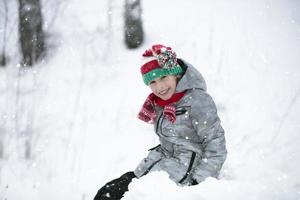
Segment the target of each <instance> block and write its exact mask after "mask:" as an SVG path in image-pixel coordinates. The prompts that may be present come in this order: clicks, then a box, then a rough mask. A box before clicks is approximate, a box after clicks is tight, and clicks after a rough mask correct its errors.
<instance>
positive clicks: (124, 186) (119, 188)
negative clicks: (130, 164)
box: [94, 172, 136, 200]
mask: <svg viewBox="0 0 300 200" xmlns="http://www.w3.org/2000/svg"><path fill="white" fill-rule="evenodd" d="M133 178H136V176H135V175H134V173H133V172H127V173H125V174H123V175H122V176H120V178H117V179H114V180H112V181H110V182H108V183H106V184H105V185H104V186H103V187H102V188H100V190H98V192H97V194H96V196H95V198H94V200H120V199H121V198H122V197H123V195H124V193H125V192H127V191H128V185H129V183H130V182H131V181H132V179H133Z"/></svg>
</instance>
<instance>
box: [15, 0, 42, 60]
mask: <svg viewBox="0 0 300 200" xmlns="http://www.w3.org/2000/svg"><path fill="white" fill-rule="evenodd" d="M19 34H20V44H21V50H22V55H23V60H22V64H23V65H25V66H32V65H33V64H34V63H36V62H37V61H38V60H40V59H41V58H42V56H43V54H44V51H45V43H44V32H43V19H42V12H41V3H40V0H19Z"/></svg>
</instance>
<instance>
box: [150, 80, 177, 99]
mask: <svg viewBox="0 0 300 200" xmlns="http://www.w3.org/2000/svg"><path fill="white" fill-rule="evenodd" d="M176 85H177V78H176V76H174V75H168V76H162V77H158V78H156V79H154V80H153V81H151V82H150V84H149V87H150V88H151V90H152V92H153V93H154V94H155V95H156V96H158V97H159V98H161V99H163V100H168V99H170V98H171V97H172V96H173V94H174V93H175V91H176Z"/></svg>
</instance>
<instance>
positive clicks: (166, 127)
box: [95, 45, 227, 200]
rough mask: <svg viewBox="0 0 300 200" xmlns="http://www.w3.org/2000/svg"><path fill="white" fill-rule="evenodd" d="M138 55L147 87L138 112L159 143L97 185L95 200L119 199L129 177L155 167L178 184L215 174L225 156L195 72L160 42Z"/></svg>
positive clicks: (215, 120)
mask: <svg viewBox="0 0 300 200" xmlns="http://www.w3.org/2000/svg"><path fill="white" fill-rule="evenodd" d="M143 56H144V57H145V58H147V59H148V60H147V61H146V62H145V63H144V64H143V65H142V67H141V73H142V76H143V81H144V83H145V84H146V85H147V86H149V87H150V88H151V90H152V93H151V94H150V95H149V96H148V98H147V99H146V101H145V103H144V104H143V107H142V109H141V111H140V112H139V115H138V118H139V119H141V120H143V121H145V122H147V123H151V124H154V130H155V133H156V134H157V136H158V137H159V141H160V144H159V145H158V146H156V147H154V148H152V149H150V150H149V151H150V152H149V154H148V156H147V157H146V158H144V159H143V160H142V161H141V163H140V164H139V165H138V166H137V168H136V169H135V170H134V171H133V172H127V173H126V174H124V175H122V176H121V177H120V178H118V179H115V180H113V181H111V182H109V183H107V184H106V185H105V186H104V187H103V188H101V189H100V190H99V191H98V193H97V195H96V197H95V200H99V199H120V198H122V197H123V194H124V193H125V192H126V191H128V185H129V183H130V182H131V180H132V179H133V178H140V177H142V176H144V175H146V174H147V173H149V172H150V171H155V170H163V171H166V172H167V173H168V174H169V176H170V179H172V180H173V181H174V182H176V183H177V184H179V185H183V186H185V185H187V186H190V185H196V184H198V183H200V182H202V181H204V180H205V179H206V178H207V177H209V176H212V177H216V178H217V177H218V175H219V172H220V170H221V167H222V165H223V163H224V161H225V159H226V156H227V150H226V145H225V137H224V130H223V128H222V126H221V124H220V119H219V117H218V115H217V109H216V106H215V104H214V102H213V100H212V98H211V97H210V96H209V95H208V94H207V93H206V84H205V81H204V79H203V77H202V76H201V74H200V73H199V72H198V71H197V70H196V69H195V68H194V67H193V66H192V65H190V64H188V63H187V62H185V61H184V60H182V59H177V57H176V54H175V52H174V51H173V50H172V49H171V48H170V47H165V46H164V45H153V46H152V47H151V48H150V49H148V50H146V51H145V53H144V54H143ZM107 188H109V189H107ZM107 193H109V194H110V195H109V196H110V198H109V197H105V194H107ZM112 195H114V197H112ZM101 196H102V197H101ZM106 196H107V195H106ZM97 197H98V198H97Z"/></svg>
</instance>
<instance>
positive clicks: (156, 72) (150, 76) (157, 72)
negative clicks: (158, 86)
mask: <svg viewBox="0 0 300 200" xmlns="http://www.w3.org/2000/svg"><path fill="white" fill-rule="evenodd" d="M181 72H182V69H181V67H180V66H179V65H176V66H175V67H172V68H168V69H166V68H156V69H153V70H151V71H150V72H148V73H146V74H144V75H143V80H144V83H145V84H146V85H149V83H150V82H151V81H152V80H154V79H156V78H158V77H162V76H168V75H178V74H180V73H181Z"/></svg>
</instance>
